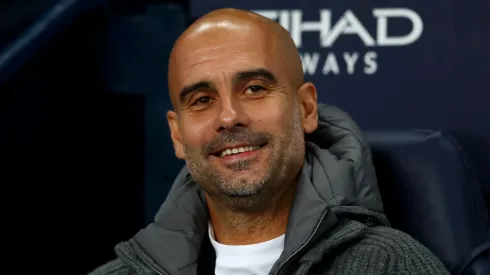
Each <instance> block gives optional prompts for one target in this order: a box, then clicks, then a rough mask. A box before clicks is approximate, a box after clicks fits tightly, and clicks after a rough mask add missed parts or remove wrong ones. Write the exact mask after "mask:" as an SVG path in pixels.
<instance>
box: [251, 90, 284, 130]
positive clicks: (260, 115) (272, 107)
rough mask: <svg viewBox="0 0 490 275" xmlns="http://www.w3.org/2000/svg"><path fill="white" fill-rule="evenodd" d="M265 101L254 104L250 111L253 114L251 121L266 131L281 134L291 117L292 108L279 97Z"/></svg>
mask: <svg viewBox="0 0 490 275" xmlns="http://www.w3.org/2000/svg"><path fill="white" fill-rule="evenodd" d="M267 101H268V102H265V101H264V102H263V104H258V105H256V106H254V108H253V111H252V112H250V114H252V115H253V121H256V122H257V124H259V125H260V128H263V129H264V128H265V130H266V131H268V132H271V133H276V134H283V133H284V132H285V131H286V130H287V128H288V127H287V126H288V125H289V124H290V122H291V120H292V119H293V117H292V109H291V108H290V107H288V106H289V104H286V103H285V102H284V100H283V99H280V98H275V99H274V100H272V99H269V100H267Z"/></svg>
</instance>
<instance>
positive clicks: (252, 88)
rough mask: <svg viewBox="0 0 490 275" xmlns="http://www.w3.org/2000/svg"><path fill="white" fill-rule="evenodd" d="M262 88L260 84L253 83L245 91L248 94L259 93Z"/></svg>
mask: <svg viewBox="0 0 490 275" xmlns="http://www.w3.org/2000/svg"><path fill="white" fill-rule="evenodd" d="M262 90H264V88H263V87H261V86H258V85H253V86H250V87H248V88H247V90H246V91H245V93H246V94H249V95H250V94H252V95H253V94H256V93H258V92H260V91H262Z"/></svg>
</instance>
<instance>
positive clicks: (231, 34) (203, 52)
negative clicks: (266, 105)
mask: <svg viewBox="0 0 490 275" xmlns="http://www.w3.org/2000/svg"><path fill="white" fill-rule="evenodd" d="M251 43H255V44H253V45H252V47H250V44H251ZM247 44H248V45H249V46H248V48H247V47H246V46H244V47H240V46H241V45H247ZM233 48H236V49H237V50H235V51H233ZM225 49H227V50H228V53H231V54H230V55H232V56H230V57H229V60H223V62H227V61H231V60H233V58H235V57H234V56H233V55H234V54H233V53H235V54H236V56H237V57H238V56H240V55H241V52H240V51H246V52H248V53H249V54H251V53H254V52H255V53H256V54H257V55H258V56H261V58H263V59H264V60H263V63H264V62H269V61H270V60H272V61H271V62H274V63H277V64H275V66H276V67H278V68H281V71H282V72H283V73H285V74H287V77H286V78H287V79H288V81H291V82H292V85H293V86H295V87H299V85H301V84H302V83H303V82H304V74H303V68H302V63H301V58H300V56H299V53H298V50H297V48H296V46H295V44H294V42H293V40H292V39H291V36H290V35H289V33H288V32H287V30H285V29H284V28H283V27H282V26H281V25H279V24H278V23H276V22H274V21H272V20H270V19H268V18H265V17H262V16H261V15H258V14H256V13H253V12H249V11H243V10H236V9H222V10H217V11H214V12H211V13H209V14H207V15H205V16H203V17H201V18H200V19H198V20H197V21H196V22H194V23H193V24H192V25H191V26H190V27H189V28H188V29H187V30H186V31H185V32H184V33H183V34H182V35H181V36H180V37H179V38H178V39H177V42H176V43H175V45H174V47H173V49H172V52H171V55H170V62H169V68H168V82H169V92H170V98H171V100H172V103H173V104H174V108H175V107H176V105H175V103H176V101H175V99H176V94H177V93H178V91H179V90H180V87H179V86H181V85H182V83H180V82H181V80H182V79H183V74H185V73H186V72H187V73H188V72H189V70H192V69H191V68H192V67H194V66H196V65H198V64H202V63H205V62H207V61H209V60H212V59H213V58H214V57H216V56H219V53H220V52H221V51H225ZM266 59H267V60H268V61H266ZM224 65H225V64H224Z"/></svg>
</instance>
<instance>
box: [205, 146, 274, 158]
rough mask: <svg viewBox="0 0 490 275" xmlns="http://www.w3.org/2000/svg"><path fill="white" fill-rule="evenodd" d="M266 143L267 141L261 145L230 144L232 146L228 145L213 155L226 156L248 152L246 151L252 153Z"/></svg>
mask: <svg viewBox="0 0 490 275" xmlns="http://www.w3.org/2000/svg"><path fill="white" fill-rule="evenodd" d="M265 145H266V143H264V144H261V145H239V146H233V147H231V146H230V147H226V148H224V149H221V150H219V151H218V152H216V153H214V154H213V155H214V156H215V157H220V158H225V157H227V156H233V155H239V154H246V153H251V152H254V151H257V150H259V149H260V148H262V147H264V146H265Z"/></svg>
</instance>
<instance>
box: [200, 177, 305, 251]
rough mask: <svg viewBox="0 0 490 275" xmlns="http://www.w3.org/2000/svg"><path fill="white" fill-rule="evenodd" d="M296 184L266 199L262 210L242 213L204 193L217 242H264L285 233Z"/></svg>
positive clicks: (237, 243)
mask: <svg viewBox="0 0 490 275" xmlns="http://www.w3.org/2000/svg"><path fill="white" fill-rule="evenodd" d="M295 189H296V184H289V186H288V188H286V190H284V191H283V192H276V194H275V195H274V196H272V197H268V198H267V203H266V205H265V206H264V207H262V208H261V209H262V210H261V211H254V212H243V211H237V210H234V209H231V208H230V207H226V206H224V205H222V204H221V203H220V202H219V200H214V199H213V197H211V196H209V195H208V194H206V201H207V204H208V208H209V214H210V218H211V225H212V227H213V231H214V235H215V238H216V241H218V242H219V243H221V244H227V245H247V244H255V243H261V242H265V241H268V240H271V239H274V238H276V237H279V236H281V235H283V234H285V233H286V228H287V223H288V218H289V213H290V209H291V206H292V203H293V199H294V193H295V192H294V191H295Z"/></svg>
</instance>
